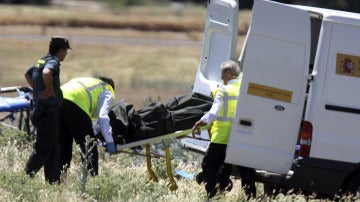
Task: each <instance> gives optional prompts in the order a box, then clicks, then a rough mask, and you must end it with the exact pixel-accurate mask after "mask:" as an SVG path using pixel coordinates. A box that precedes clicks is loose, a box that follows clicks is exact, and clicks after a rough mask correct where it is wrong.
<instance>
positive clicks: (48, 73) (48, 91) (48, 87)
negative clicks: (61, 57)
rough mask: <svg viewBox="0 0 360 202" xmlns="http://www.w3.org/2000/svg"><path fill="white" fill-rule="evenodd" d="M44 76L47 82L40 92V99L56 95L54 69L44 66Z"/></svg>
mask: <svg viewBox="0 0 360 202" xmlns="http://www.w3.org/2000/svg"><path fill="white" fill-rule="evenodd" d="M42 77H43V80H44V84H45V90H44V91H42V92H40V93H39V97H40V99H48V98H50V97H54V96H55V91H54V87H53V70H52V69H49V68H44V69H43V72H42Z"/></svg>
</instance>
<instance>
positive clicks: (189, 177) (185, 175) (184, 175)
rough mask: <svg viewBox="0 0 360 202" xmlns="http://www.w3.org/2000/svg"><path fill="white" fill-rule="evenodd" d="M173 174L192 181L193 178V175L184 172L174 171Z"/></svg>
mask: <svg viewBox="0 0 360 202" xmlns="http://www.w3.org/2000/svg"><path fill="white" fill-rule="evenodd" d="M175 173H176V174H178V175H180V176H181V177H183V178H187V179H190V180H192V179H194V177H195V173H187V172H185V171H182V170H179V169H175Z"/></svg>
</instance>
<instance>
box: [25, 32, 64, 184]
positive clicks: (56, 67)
mask: <svg viewBox="0 0 360 202" xmlns="http://www.w3.org/2000/svg"><path fill="white" fill-rule="evenodd" d="M69 48H70V46H69V43H68V41H67V39H65V38H52V41H51V42H50V46H49V53H48V54H47V55H46V56H45V57H43V58H42V59H40V60H38V61H37V62H36V63H35V64H34V65H33V66H32V67H30V68H29V69H28V70H27V72H26V74H25V77H26V78H27V81H28V83H29V84H30V85H32V87H33V93H34V98H33V103H32V109H31V112H30V115H31V121H32V123H33V125H34V126H35V128H36V131H37V135H36V141H35V144H34V149H33V151H32V153H31V155H30V157H29V159H28V161H27V163H26V166H25V172H26V174H28V175H29V176H31V177H33V176H34V175H35V174H36V173H37V172H38V171H39V170H40V169H41V167H42V166H44V173H45V180H46V181H48V182H49V183H50V184H52V183H55V182H60V170H59V167H58V164H59V107H60V105H61V103H62V99H63V95H62V91H61V89H60V61H62V60H63V59H64V58H65V56H66V51H67V49H69ZM60 49H63V50H64V51H62V52H61V55H60V59H59V58H58V57H57V53H58V52H59V50H60ZM54 50H55V51H54ZM51 51H53V52H51ZM44 69H49V70H51V71H50V72H51V76H52V81H51V82H52V86H53V90H54V93H55V96H51V97H49V98H47V99H40V94H41V92H44V90H45V89H46V86H45V83H44V77H43V76H44V75H43V71H44ZM47 73H48V71H47ZM50 78H51V77H50Z"/></svg>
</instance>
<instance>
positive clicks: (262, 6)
mask: <svg viewBox="0 0 360 202" xmlns="http://www.w3.org/2000/svg"><path fill="white" fill-rule="evenodd" d="M310 33H311V31H310V16H309V13H308V12H307V11H304V10H300V9H297V8H295V7H291V6H288V5H284V4H281V3H276V2H271V1H263V0H255V2H254V6H253V16H252V22H251V25H250V28H249V31H248V35H247V41H246V45H245V46H244V47H245V48H244V49H243V52H242V54H241V55H242V57H243V58H240V60H241V64H242V69H243V78H242V84H241V89H240V95H239V98H238V106H237V110H236V114H235V119H234V121H233V126H232V129H231V135H230V138H229V143H228V147H227V154H226V160H225V161H226V162H228V163H231V164H237V165H242V166H247V167H251V168H255V169H260V170H266V171H271V172H276V173H282V174H285V173H287V172H288V171H289V170H290V168H291V165H292V160H293V158H294V151H295V146H296V142H297V138H298V134H299V128H300V124H301V119H302V113H303V108H304V100H305V95H306V86H307V75H308V71H309V70H308V69H309V57H310Z"/></svg>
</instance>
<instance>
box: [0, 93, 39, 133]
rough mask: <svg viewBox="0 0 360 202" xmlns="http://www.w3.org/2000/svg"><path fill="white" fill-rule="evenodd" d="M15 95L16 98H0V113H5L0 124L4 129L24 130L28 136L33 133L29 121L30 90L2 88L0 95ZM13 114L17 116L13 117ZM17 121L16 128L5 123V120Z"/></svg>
mask: <svg viewBox="0 0 360 202" xmlns="http://www.w3.org/2000/svg"><path fill="white" fill-rule="evenodd" d="M3 93H8V94H9V93H17V96H16V97H4V96H0V112H4V113H5V112H6V115H5V116H4V117H2V118H0V124H1V125H4V126H6V127H10V128H15V129H19V130H24V131H26V132H27V134H28V135H31V134H32V133H33V132H34V128H33V127H32V126H31V121H30V113H29V111H30V100H31V98H32V89H31V88H28V87H22V86H12V87H2V88H0V94H3ZM15 114H18V116H17V117H15ZM16 119H17V126H15V125H12V124H7V123H5V120H10V121H11V122H14V121H15V120H16Z"/></svg>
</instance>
